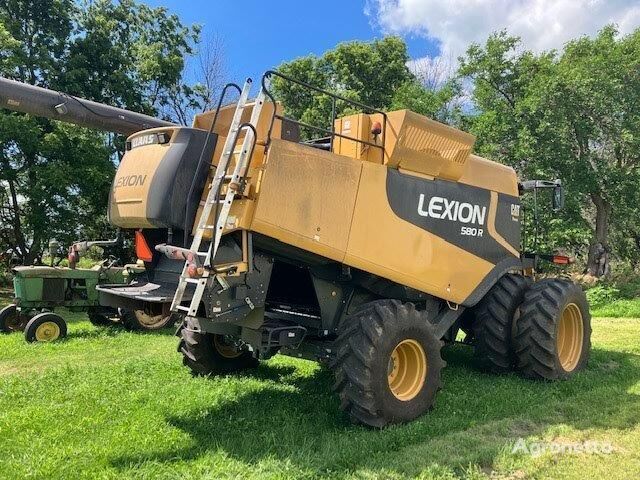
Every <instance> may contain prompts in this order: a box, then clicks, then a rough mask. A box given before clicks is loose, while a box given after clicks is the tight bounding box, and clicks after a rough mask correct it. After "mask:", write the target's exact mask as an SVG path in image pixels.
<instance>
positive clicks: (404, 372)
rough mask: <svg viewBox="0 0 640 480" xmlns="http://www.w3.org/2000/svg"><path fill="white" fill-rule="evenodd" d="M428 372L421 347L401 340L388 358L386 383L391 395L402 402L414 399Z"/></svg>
mask: <svg viewBox="0 0 640 480" xmlns="http://www.w3.org/2000/svg"><path fill="white" fill-rule="evenodd" d="M428 370H429V365H428V363H427V356H426V355H425V353H424V349H423V348H422V345H420V344H419V343H418V342H417V341H416V340H412V339H407V340H403V341H402V342H400V343H399V344H398V345H396V348H394V349H393V352H391V356H390V357H389V366H388V370H387V381H388V382H389V388H390V389H391V393H393V395H394V396H395V397H396V398H397V399H398V400H401V401H403V402H407V401H409V400H411V399H413V398H415V397H416V396H417V395H418V394H419V393H420V391H421V390H422V387H423V386H424V382H425V380H426V378H427V372H428Z"/></svg>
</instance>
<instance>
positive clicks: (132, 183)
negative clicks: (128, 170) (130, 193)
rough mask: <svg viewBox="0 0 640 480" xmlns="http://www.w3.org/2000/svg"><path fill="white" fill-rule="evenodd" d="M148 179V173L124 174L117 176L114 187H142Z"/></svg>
mask: <svg viewBox="0 0 640 480" xmlns="http://www.w3.org/2000/svg"><path fill="white" fill-rule="evenodd" d="M146 180H147V176H146V175H123V176H122V177H118V178H116V183H115V185H114V188H118V187H142V186H143V185H144V182H145V181H146Z"/></svg>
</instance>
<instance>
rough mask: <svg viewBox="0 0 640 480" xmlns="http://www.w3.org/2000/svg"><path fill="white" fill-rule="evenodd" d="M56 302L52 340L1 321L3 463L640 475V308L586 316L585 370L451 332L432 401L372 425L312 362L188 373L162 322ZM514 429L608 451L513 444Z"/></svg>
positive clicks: (100, 474) (69, 469)
mask: <svg viewBox="0 0 640 480" xmlns="http://www.w3.org/2000/svg"><path fill="white" fill-rule="evenodd" d="M0 303H2V299H0ZM65 316H66V317H67V318H68V319H72V322H71V325H70V333H69V337H68V339H67V340H66V341H63V342H60V343H55V344H48V345H42V344H41V345H29V344H26V343H25V342H24V340H23V337H22V336H21V335H19V334H14V335H9V336H1V337H0V405H1V409H0V478H3V479H4V478H7V479H21V478H114V479H115V478H118V479H121V478H176V479H177V478H212V479H213V478H362V479H369V478H414V477H418V478H423V479H429V478H443V479H450V478H458V477H463V478H498V479H501V478H505V479H507V478H508V479H524V478H554V479H555V478H575V479H583V478H606V479H608V480H613V479H618V478H619V479H629V478H638V477H640V320H635V319H597V320H595V321H594V333H593V339H594V350H593V354H592V360H591V362H590V365H589V368H588V370H587V371H585V372H583V373H581V374H579V375H578V376H576V377H575V378H574V379H572V380H570V381H567V382H562V383H553V384H552V383H537V382H531V381H526V380H523V379H520V378H518V377H517V376H515V375H510V376H502V377H500V376H491V375H484V374H481V373H478V372H477V371H476V370H475V369H474V368H473V364H472V361H471V355H470V353H471V352H470V351H469V350H468V349H466V348H464V347H457V346H456V347H450V348H448V349H446V350H445V352H444V357H445V359H446V360H447V362H448V367H447V368H446V369H445V371H444V390H443V391H442V392H440V394H439V396H438V398H437V404H436V406H435V408H434V410H433V411H432V412H431V413H430V414H428V415H426V416H424V417H422V418H421V419H419V420H418V421H416V422H414V423H411V424H409V425H403V426H396V427H392V428H388V429H386V430H383V431H376V430H370V429H367V428H363V427H359V426H353V425H350V424H348V423H347V422H346V420H345V419H344V418H343V417H342V415H341V414H340V413H339V412H338V401H337V400H336V398H334V396H333V395H332V394H331V393H330V388H331V384H332V377H331V373H330V371H328V370H326V369H323V368H321V367H318V366H317V365H315V364H313V363H311V362H306V361H301V360H300V361H299V360H293V359H289V358H285V357H279V356H277V357H275V358H274V359H273V360H271V361H269V362H266V363H265V364H263V365H261V366H260V367H259V368H258V369H257V370H255V371H253V372H251V373H248V374H244V375H241V376H237V377H223V378H214V379H204V378H192V377H191V375H189V373H188V372H187V371H186V369H184V368H183V367H182V365H181V358H180V356H179V355H178V354H177V353H176V351H175V346H176V340H177V339H176V338H175V337H173V336H172V335H171V332H167V333H165V334H132V333H127V332H125V331H123V330H120V329H116V328H102V329H97V328H95V327H93V326H92V325H90V324H89V323H88V322H87V321H85V320H84V319H83V317H82V316H81V315H72V314H66V315H65ZM519 438H524V439H526V441H527V442H536V441H543V442H555V444H556V445H573V444H575V443H577V444H580V443H581V442H590V441H594V442H602V443H601V445H605V444H606V445H609V446H610V449H611V450H612V451H610V452H609V453H581V454H568V453H565V454H559V453H553V452H546V453H543V454H542V455H539V456H531V455H528V454H525V453H523V452H522V451H519V452H517V453H512V449H513V446H514V444H515V442H517V441H518V439H519ZM607 451H609V450H607Z"/></svg>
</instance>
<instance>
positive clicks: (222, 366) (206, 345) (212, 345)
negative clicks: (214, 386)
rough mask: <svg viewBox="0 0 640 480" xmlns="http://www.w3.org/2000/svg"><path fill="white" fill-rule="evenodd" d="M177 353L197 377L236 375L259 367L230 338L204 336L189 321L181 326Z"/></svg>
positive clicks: (256, 360) (242, 347) (243, 349)
mask: <svg viewBox="0 0 640 480" xmlns="http://www.w3.org/2000/svg"><path fill="white" fill-rule="evenodd" d="M177 335H178V336H179V337H180V343H179V345H178V352H179V353H182V356H183V359H182V362H183V363H184V365H185V366H187V367H189V369H190V370H191V372H192V373H193V374H194V375H204V376H208V375H218V374H225V373H234V372H239V371H241V370H246V369H248V368H254V367H257V366H258V364H259V362H258V359H257V358H255V357H254V356H253V353H252V352H250V351H249V350H247V349H246V348H245V347H244V346H243V345H241V344H239V343H238V342H236V341H234V339H233V338H231V337H229V336H227V335H217V334H214V333H206V332H201V331H198V330H196V329H195V325H193V324H192V323H191V322H190V321H189V320H187V321H186V322H185V324H183V325H181V326H180V328H179V330H178V333H177Z"/></svg>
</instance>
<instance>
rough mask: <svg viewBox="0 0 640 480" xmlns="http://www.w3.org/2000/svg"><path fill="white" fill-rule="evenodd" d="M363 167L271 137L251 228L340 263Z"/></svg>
mask: <svg viewBox="0 0 640 480" xmlns="http://www.w3.org/2000/svg"><path fill="white" fill-rule="evenodd" d="M361 169H362V163H361V162H358V161H354V160H353V159H350V158H347V157H343V156H339V155H334V154H332V153H330V152H325V151H322V150H319V149H316V148H311V147H308V146H304V145H299V144H295V143H292V142H286V141H282V140H273V142H272V144H271V147H270V148H269V154H268V158H267V163H266V167H265V170H264V176H263V178H262V182H261V184H260V187H259V193H258V199H257V205H256V209H255V215H254V218H253V222H252V225H251V230H253V231H255V232H258V233H262V234H264V235H267V236H269V237H272V238H275V239H277V240H280V241H282V242H284V243H287V244H290V245H293V246H296V247H299V248H302V249H304V250H308V251H310V252H312V253H316V254H318V255H322V256H324V257H327V258H330V259H332V260H336V261H342V260H343V258H344V254H345V251H346V250H347V243H348V239H349V229H350V226H351V219H352V216H353V209H354V206H355V201H356V193H357V191H358V183H359V181H360V171H361ZM383 191H384V190H380V193H382V192H383Z"/></svg>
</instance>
